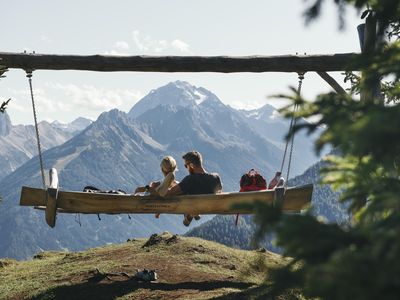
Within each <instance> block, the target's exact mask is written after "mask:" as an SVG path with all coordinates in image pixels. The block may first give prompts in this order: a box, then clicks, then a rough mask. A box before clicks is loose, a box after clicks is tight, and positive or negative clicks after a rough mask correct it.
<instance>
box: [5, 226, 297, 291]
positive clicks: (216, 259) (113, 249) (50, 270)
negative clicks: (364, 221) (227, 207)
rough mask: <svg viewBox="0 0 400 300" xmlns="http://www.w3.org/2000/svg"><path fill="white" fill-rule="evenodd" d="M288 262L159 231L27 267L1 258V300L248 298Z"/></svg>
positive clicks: (43, 256)
mask: <svg viewBox="0 0 400 300" xmlns="http://www.w3.org/2000/svg"><path fill="white" fill-rule="evenodd" d="M286 261H287V259H284V258H282V257H281V256H279V255H277V254H274V253H272V252H268V251H265V250H258V251H245V250H238V249H233V248H229V247H226V246H223V245H221V244H218V243H215V242H210V241H205V240H202V239H199V238H193V237H190V238H189V237H181V236H177V235H171V234H169V233H167V232H165V233H163V234H160V235H153V236H151V237H150V238H149V239H134V240H131V241H128V242H126V243H124V244H119V245H109V246H105V247H100V248H93V249H90V250H87V251H83V252H42V253H39V254H37V255H36V256H35V257H34V258H33V259H32V260H29V261H20V262H18V261H15V260H10V259H2V260H0V282H1V284H0V299H251V298H255V297H257V296H259V295H260V294H261V293H264V292H268V286H267V285H263V284H262V283H263V282H264V280H266V282H267V283H268V270H271V269H272V268H274V267H276V266H279V265H282V264H284V263H285V262H286ZM144 268H147V269H156V270H157V273H158V277H159V278H158V280H157V281H156V282H152V283H149V282H142V281H139V280H137V279H136V278H134V277H133V275H134V274H135V273H136V270H137V269H144ZM287 296H289V295H287ZM291 296H294V295H291ZM282 297H283V298H286V297H285V296H282ZM283 298H282V299H283Z"/></svg>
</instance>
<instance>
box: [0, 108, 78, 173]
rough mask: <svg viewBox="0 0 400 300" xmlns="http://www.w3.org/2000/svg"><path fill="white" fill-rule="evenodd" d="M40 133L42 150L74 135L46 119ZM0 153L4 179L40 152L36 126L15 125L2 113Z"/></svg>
mask: <svg viewBox="0 0 400 300" xmlns="http://www.w3.org/2000/svg"><path fill="white" fill-rule="evenodd" d="M39 134H40V142H41V147H42V151H44V150H46V149H50V148H52V147H54V146H57V145H60V144H62V143H64V142H65V141H67V140H68V139H70V138H71V137H72V134H71V133H70V132H68V131H64V130H62V129H60V128H57V127H55V126H53V125H52V124H50V123H48V122H45V121H43V122H40V123H39ZM0 153H1V155H0V170H1V173H0V179H2V178H3V177H5V176H6V175H8V174H9V173H11V172H13V171H14V170H16V169H17V168H18V167H19V166H21V165H22V164H23V163H24V162H26V161H27V160H29V159H31V158H32V157H34V156H36V155H37V154H38V150H37V141H36V131H35V127H34V126H32V125H26V126H25V125H17V126H13V125H12V124H11V121H10V118H9V116H8V115H7V113H4V114H0Z"/></svg>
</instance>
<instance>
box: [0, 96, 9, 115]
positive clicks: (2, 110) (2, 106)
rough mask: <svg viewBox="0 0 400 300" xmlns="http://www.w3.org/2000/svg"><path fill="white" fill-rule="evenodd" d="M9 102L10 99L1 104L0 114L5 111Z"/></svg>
mask: <svg viewBox="0 0 400 300" xmlns="http://www.w3.org/2000/svg"><path fill="white" fill-rule="evenodd" d="M10 100H11V98H10V99H8V100H7V101H3V103H2V104H1V106H0V112H1V113H4V112H5V111H6V108H7V105H8V102H10Z"/></svg>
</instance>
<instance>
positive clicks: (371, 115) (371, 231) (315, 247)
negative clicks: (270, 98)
mask: <svg viewBox="0 0 400 300" xmlns="http://www.w3.org/2000/svg"><path fill="white" fill-rule="evenodd" d="M323 2H324V1H323V0H316V1H314V2H313V5H312V6H311V7H310V8H308V10H307V11H306V13H305V16H306V19H307V21H311V20H314V19H315V18H317V17H318V16H319V13H320V10H321V7H322V4H323ZM335 3H336V4H337V5H338V7H339V19H340V20H343V18H342V16H343V15H342V14H343V13H344V10H345V9H346V7H348V6H349V5H353V6H355V7H356V8H358V9H360V10H362V9H363V8H367V9H366V10H365V11H364V13H363V14H362V17H363V18H366V20H367V21H366V22H367V26H370V25H371V24H372V25H374V24H378V25H379V26H378V27H377V30H376V32H377V40H376V42H375V41H373V42H374V43H373V46H372V47H371V46H369V47H367V46H366V48H365V51H363V53H362V55H361V57H359V58H357V59H355V60H354V61H353V62H352V63H353V67H356V68H357V69H358V70H361V71H362V72H361V77H358V76H356V75H354V74H351V73H348V75H347V76H346V79H348V80H352V81H353V83H354V86H353V88H352V89H351V91H352V93H350V94H349V95H338V94H334V93H327V94H322V95H319V96H318V97H317V98H316V99H315V101H307V100H305V99H303V98H302V97H301V96H300V95H298V94H296V91H295V90H294V89H293V94H292V95H290V96H286V97H288V98H290V99H291V102H292V104H291V105H290V106H288V107H286V108H284V109H283V110H282V111H283V112H284V113H285V115H286V116H287V117H291V116H292V115H293V114H294V115H295V118H316V117H318V120H319V121H317V122H316V123H314V124H312V125H310V124H304V123H302V124H300V125H297V126H296V127H295V128H294V130H293V132H292V133H291V134H294V133H295V132H297V131H299V130H308V131H309V132H313V131H314V130H315V129H316V128H317V127H319V126H321V125H324V128H325V129H324V132H323V133H322V135H321V136H320V138H319V139H318V141H317V144H316V146H317V149H321V148H322V147H324V146H325V145H328V144H329V145H331V146H333V147H334V148H335V149H337V151H336V153H339V154H337V155H335V156H330V157H328V158H327V159H326V160H327V167H326V168H325V169H324V170H323V174H324V176H323V183H324V184H330V185H331V186H332V187H334V188H335V189H337V190H340V191H341V192H342V193H341V201H344V202H348V203H350V205H349V207H350V210H351V213H352V216H353V222H352V225H351V226H347V227H343V226H339V225H337V224H326V223H323V222H321V221H320V220H318V219H316V218H315V217H313V216H311V214H304V215H283V214H281V212H280V210H279V209H278V208H274V207H269V206H265V205H262V204H257V206H258V207H257V208H256V211H257V212H259V213H258V214H257V215H256V217H255V220H256V222H257V224H258V231H257V234H256V238H258V239H260V238H262V237H263V236H264V235H265V233H266V232H268V231H276V234H277V235H276V236H277V245H278V246H280V247H281V248H282V249H284V253H285V255H287V256H289V257H292V258H293V260H292V261H291V262H290V263H289V264H288V265H287V266H286V267H284V268H281V269H277V270H275V271H274V272H273V276H274V278H275V281H274V282H275V284H274V287H273V293H276V294H275V295H279V294H281V293H283V292H285V291H287V290H290V289H298V290H300V291H301V292H302V293H303V295H304V296H306V297H318V298H321V299H398V298H399V295H400V280H399V275H400V260H399V257H400V170H399V166H400V130H399V128H400V101H399V99H400V81H399V79H400V30H399V29H400V25H399V24H400V1H398V0H386V1H376V0H370V1H368V0H357V1H353V0H339V1H337V0H335ZM384 35H385V36H387V37H388V38H390V40H389V42H385V43H382V42H380V41H382V40H383V39H380V37H383V36H384ZM385 79H386V80H388V79H389V82H385V83H382V84H381V91H382V92H383V94H381V93H378V92H377V91H379V90H377V89H376V83H379V82H380V80H385ZM357 92H361V95H360V97H359V95H358V94H357ZM359 98H361V100H360V99H359ZM295 104H297V105H298V106H299V109H298V110H297V112H296V113H293V112H292V111H293V110H292V107H293V105H295ZM288 138H290V136H289V137H288ZM273 295H274V294H273Z"/></svg>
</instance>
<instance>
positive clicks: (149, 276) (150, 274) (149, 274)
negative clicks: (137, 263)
mask: <svg viewBox="0 0 400 300" xmlns="http://www.w3.org/2000/svg"><path fill="white" fill-rule="evenodd" d="M135 277H136V278H137V279H139V280H143V281H155V280H157V279H158V278H157V273H156V271H155V270H146V269H144V270H143V271H139V270H137V272H136V275H135Z"/></svg>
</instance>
